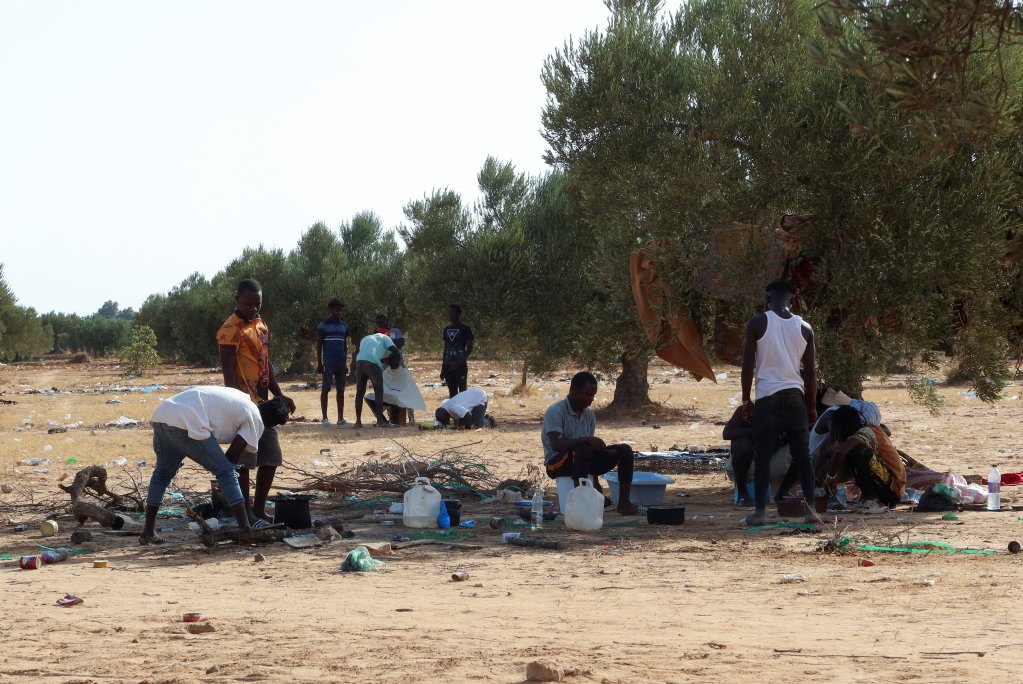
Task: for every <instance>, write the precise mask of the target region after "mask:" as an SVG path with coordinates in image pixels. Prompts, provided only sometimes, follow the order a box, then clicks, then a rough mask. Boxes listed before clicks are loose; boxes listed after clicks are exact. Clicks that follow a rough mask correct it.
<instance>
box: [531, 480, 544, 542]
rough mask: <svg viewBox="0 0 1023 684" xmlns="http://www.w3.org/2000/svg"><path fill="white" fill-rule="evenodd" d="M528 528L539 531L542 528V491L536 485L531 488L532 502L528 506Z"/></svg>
mask: <svg viewBox="0 0 1023 684" xmlns="http://www.w3.org/2000/svg"><path fill="white" fill-rule="evenodd" d="M529 522H530V529H532V530H533V531H534V532H539V531H540V530H542V529H543V492H541V491H540V488H539V487H537V488H536V489H534V490H533V502H532V503H531V504H530V506H529Z"/></svg>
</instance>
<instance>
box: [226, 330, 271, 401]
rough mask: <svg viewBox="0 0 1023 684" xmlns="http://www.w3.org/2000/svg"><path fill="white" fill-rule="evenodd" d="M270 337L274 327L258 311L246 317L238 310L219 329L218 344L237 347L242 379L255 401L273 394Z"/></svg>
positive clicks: (238, 370) (238, 369)
mask: <svg viewBox="0 0 1023 684" xmlns="http://www.w3.org/2000/svg"><path fill="white" fill-rule="evenodd" d="M269 341H270V329H269V328H268V327H267V326H266V323H264V322H263V319H262V318H260V317H259V315H258V314H257V315H256V316H255V317H254V318H253V319H252V320H249V321H246V320H245V319H244V318H242V317H241V316H239V315H238V313H237V312H235V313H233V314H231V316H230V317H229V318H228V319H227V320H226V321H224V324H223V325H222V326H220V330H218V331H217V344H219V345H220V346H221V347H234V348H235V349H236V350H237V353H238V356H237V359H238V367H237V368H236V372H237V374H238V379H239V380H240V381H241V383H242V385H243V386H244V389H245V391H247V392H248V393H249V397H251V398H252V401H255V402H259V401H261V400H265V399H267V398H269V396H270V347H269ZM239 389H241V388H239Z"/></svg>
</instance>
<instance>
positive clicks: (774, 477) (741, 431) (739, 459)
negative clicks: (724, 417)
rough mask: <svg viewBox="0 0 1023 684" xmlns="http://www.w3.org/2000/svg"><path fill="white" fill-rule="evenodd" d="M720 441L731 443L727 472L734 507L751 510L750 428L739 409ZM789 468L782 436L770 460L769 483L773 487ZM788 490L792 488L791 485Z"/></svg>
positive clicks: (751, 459)
mask: <svg viewBox="0 0 1023 684" xmlns="http://www.w3.org/2000/svg"><path fill="white" fill-rule="evenodd" d="M721 437H722V439H727V440H729V441H730V442H731V448H730V469H731V471H732V476H733V478H734V482H735V496H736V506H738V507H739V508H753V498H752V497H751V496H750V493H749V482H750V480H751V477H750V467H751V466H752V465H753V424H752V421H751V420H750V417H749V416H748V415H747V413H746V411H745V410H744V408H743V407H742V406H739V407H738V408H736V409H735V412H734V413H733V414H732V417H731V418H729V419H728V422H727V423H725V428H724V430H722V432H721ZM791 464H792V453H791V451H790V450H789V448H788V443H787V442H786V441H785V438H784V436H781V437H779V446H778V448H777V450H776V451H775V452H774V456H772V457H771V482H772V483H774V484H777V483H778V481H779V480H781V479H782V477H781V473H785V472H787V471H790V470H791V468H790V466H791ZM728 469H729V468H728V466H726V470H728ZM789 486H790V487H791V486H792V485H791V483H790V484H789Z"/></svg>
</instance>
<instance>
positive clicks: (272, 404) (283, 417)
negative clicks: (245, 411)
mask: <svg viewBox="0 0 1023 684" xmlns="http://www.w3.org/2000/svg"><path fill="white" fill-rule="evenodd" d="M256 408H257V409H259V417H260V418H262V419H263V426H264V427H274V426H276V425H284V424H285V423H287V422H288V413H289V411H288V405H287V404H285V403H284V399H283V398H281V397H274V398H273V399H269V400H267V401H261V402H259V403H258V404H256Z"/></svg>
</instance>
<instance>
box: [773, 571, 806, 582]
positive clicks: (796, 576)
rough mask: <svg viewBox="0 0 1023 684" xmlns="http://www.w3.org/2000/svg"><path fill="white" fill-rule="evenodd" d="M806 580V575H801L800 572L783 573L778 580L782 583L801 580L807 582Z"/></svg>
mask: <svg viewBox="0 0 1023 684" xmlns="http://www.w3.org/2000/svg"><path fill="white" fill-rule="evenodd" d="M805 581H806V576H805V575H800V574H799V573H790V574H787V575H782V576H781V577H779V578H778V582H779V583H780V584H797V583H799V582H805Z"/></svg>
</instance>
